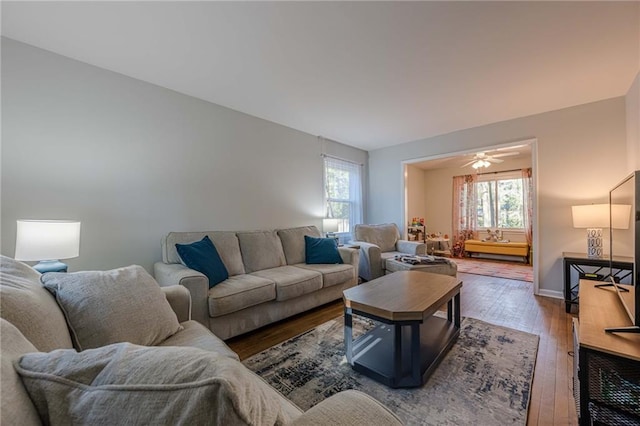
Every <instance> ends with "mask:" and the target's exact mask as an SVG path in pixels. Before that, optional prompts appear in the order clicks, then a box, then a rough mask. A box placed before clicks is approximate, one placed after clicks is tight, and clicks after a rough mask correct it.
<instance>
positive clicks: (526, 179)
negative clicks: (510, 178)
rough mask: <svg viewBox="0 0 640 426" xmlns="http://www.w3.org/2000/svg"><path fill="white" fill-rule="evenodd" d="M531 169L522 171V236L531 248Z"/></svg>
mask: <svg viewBox="0 0 640 426" xmlns="http://www.w3.org/2000/svg"><path fill="white" fill-rule="evenodd" d="M531 174H532V172H531V167H529V168H527V169H522V192H523V195H524V234H525V236H526V237H527V243H529V247H531V243H532V242H533V179H532V178H531Z"/></svg>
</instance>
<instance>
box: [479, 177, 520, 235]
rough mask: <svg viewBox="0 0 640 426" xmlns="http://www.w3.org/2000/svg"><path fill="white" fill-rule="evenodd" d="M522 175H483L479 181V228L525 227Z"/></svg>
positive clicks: (518, 228)
mask: <svg viewBox="0 0 640 426" xmlns="http://www.w3.org/2000/svg"><path fill="white" fill-rule="evenodd" d="M522 185H523V182H522V177H520V176H517V175H515V174H512V173H504V174H502V173H501V174H498V175H493V176H491V177H487V176H481V179H479V182H478V183H477V187H476V188H477V201H478V204H477V212H478V228H481V229H491V228H500V229H517V230H522V229H524V223H525V221H524V191H523V187H522Z"/></svg>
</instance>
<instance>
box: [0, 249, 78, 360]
mask: <svg viewBox="0 0 640 426" xmlns="http://www.w3.org/2000/svg"><path fill="white" fill-rule="evenodd" d="M0 315H1V316H2V318H4V319H6V320H7V321H9V322H10V323H12V324H13V325H14V326H16V327H17V328H18V330H20V332H21V333H22V334H24V336H25V337H26V338H27V339H28V340H29V341H30V342H31V343H32V344H33V345H34V346H35V347H36V348H38V350H40V351H43V352H48V351H52V350H54V349H68V348H72V347H73V343H72V342H71V336H70V335H69V330H68V329H67V323H66V321H65V318H64V315H63V314H62V311H61V310H60V308H59V307H58V304H57V303H56V300H55V299H54V298H53V296H52V295H51V293H49V292H48V291H47V290H46V289H45V288H44V287H43V286H42V283H40V273H39V272H38V271H36V270H35V269H33V268H31V267H30V266H29V265H26V264H24V263H22V262H18V261H16V260H13V259H11V258H10V257H6V256H1V257H0Z"/></svg>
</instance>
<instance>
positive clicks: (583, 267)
mask: <svg viewBox="0 0 640 426" xmlns="http://www.w3.org/2000/svg"><path fill="white" fill-rule="evenodd" d="M562 263H563V266H564V303H565V310H566V312H567V313H569V312H571V305H577V304H578V288H579V284H580V280H581V279H591V280H596V281H607V280H608V279H609V277H610V276H611V271H610V270H609V256H608V255H607V256H604V257H600V258H593V257H587V254H586V253H573V252H563V253H562ZM613 268H614V270H613V276H614V278H615V279H616V280H617V281H618V282H625V281H624V280H625V279H627V278H630V277H631V271H632V268H633V258H631V257H625V256H615V257H614V262H613ZM572 272H576V274H572Z"/></svg>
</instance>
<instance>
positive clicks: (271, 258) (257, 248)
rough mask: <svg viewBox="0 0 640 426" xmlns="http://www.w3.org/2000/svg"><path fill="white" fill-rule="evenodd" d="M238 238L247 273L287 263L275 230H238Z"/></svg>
mask: <svg viewBox="0 0 640 426" xmlns="http://www.w3.org/2000/svg"><path fill="white" fill-rule="evenodd" d="M238 240H240V251H241V252H242V261H243V262H244V269H245V271H246V272H247V274H250V273H251V272H256V271H261V270H263V269H269V268H277V267H278V266H284V265H286V263H287V261H286V259H285V257H284V251H283V250H282V243H281V242H280V238H278V235H277V234H276V232H275V231H254V232H238Z"/></svg>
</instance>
